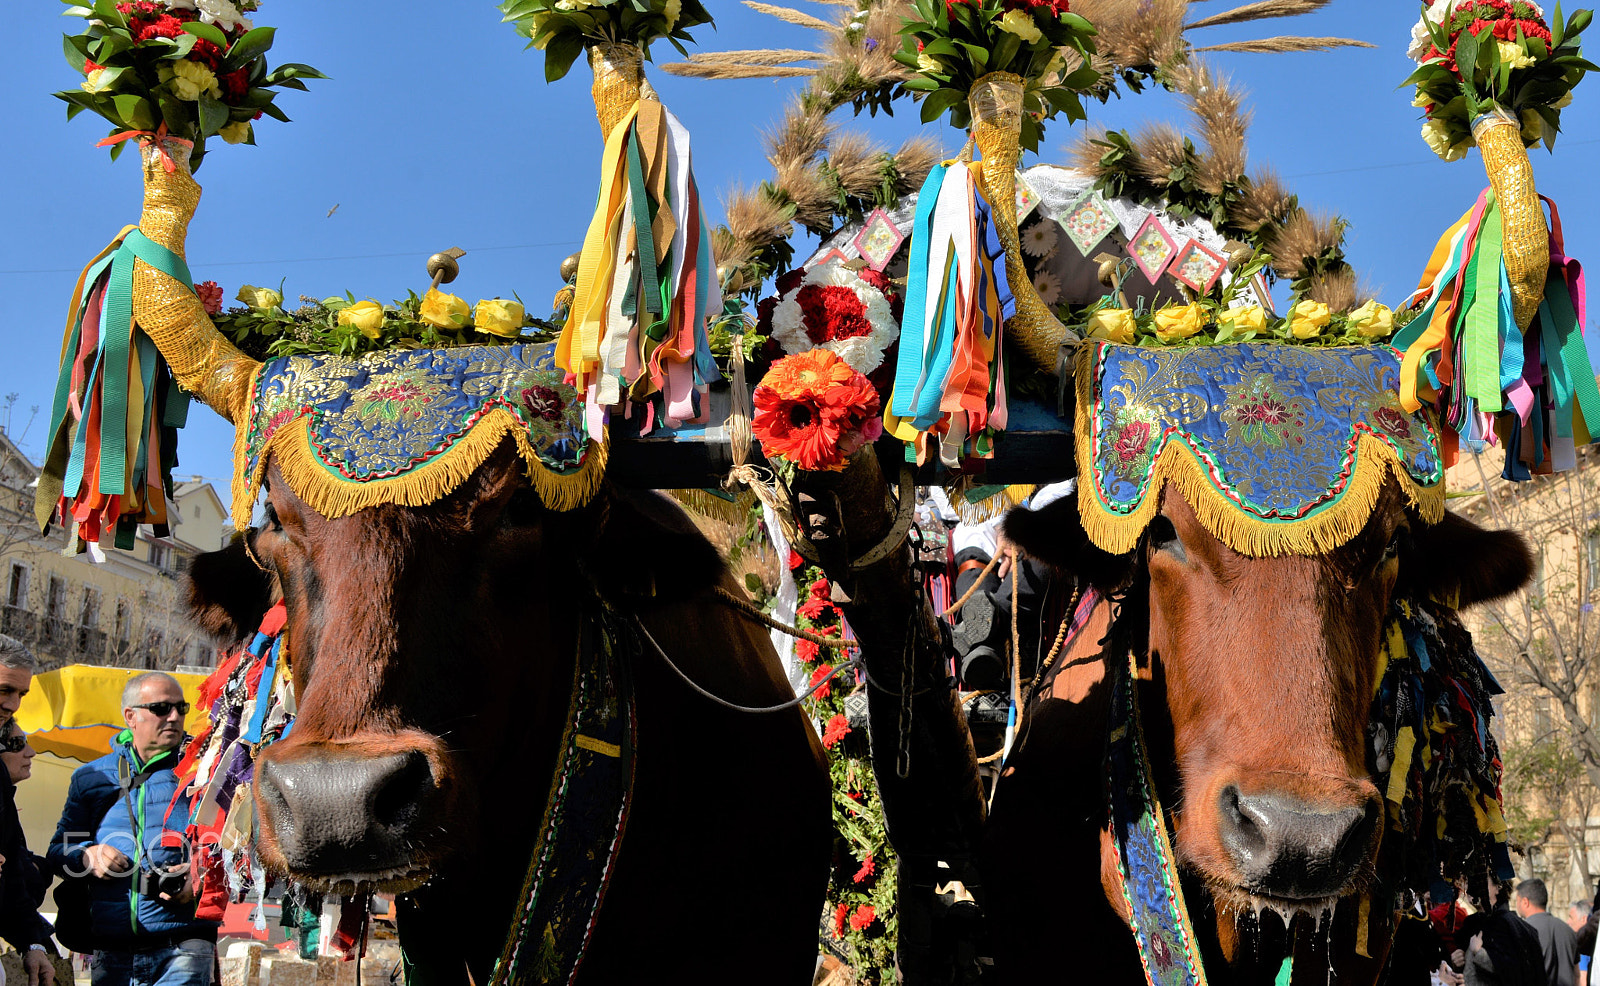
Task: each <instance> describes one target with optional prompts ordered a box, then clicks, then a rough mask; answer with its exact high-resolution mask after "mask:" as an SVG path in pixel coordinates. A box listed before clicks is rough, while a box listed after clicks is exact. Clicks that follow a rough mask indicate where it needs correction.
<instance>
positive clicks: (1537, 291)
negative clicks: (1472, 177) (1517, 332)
mask: <svg viewBox="0 0 1600 986" xmlns="http://www.w3.org/2000/svg"><path fill="white" fill-rule="evenodd" d="M1472 136H1473V138H1474V139H1475V140H1477V142H1478V149H1479V150H1480V151H1482V152H1483V170H1484V171H1486V172H1488V175H1489V184H1490V185H1492V186H1494V195H1495V199H1496V200H1497V201H1499V203H1500V217H1501V220H1500V221H1501V227H1502V229H1503V230H1504V247H1503V249H1504V251H1505V260H1506V275H1507V277H1509V278H1510V281H1511V303H1512V311H1513V312H1514V313H1515V315H1516V319H1517V328H1519V329H1522V330H1523V331H1527V328H1528V325H1529V324H1530V323H1532V321H1533V316H1534V315H1535V314H1537V313H1538V311H1539V302H1540V301H1541V300H1542V299H1543V298H1544V281H1545V275H1546V273H1547V272H1548V271H1549V268H1550V230H1549V227H1547V226H1546V225H1545V221H1544V206H1543V205H1542V204H1540V202H1539V193H1538V191H1537V190H1536V189H1535V188H1534V185H1533V165H1532V164H1531V163H1529V161H1528V150H1527V148H1526V147H1524V146H1523V144H1522V126H1521V124H1520V123H1518V122H1516V118H1515V117H1513V116H1511V115H1510V114H1509V113H1508V112H1506V111H1505V110H1502V109H1499V108H1498V107H1497V108H1496V111H1495V112H1494V113H1490V114H1487V115H1485V116H1482V117H1480V118H1479V119H1477V120H1476V121H1474V123H1473V126H1472Z"/></svg>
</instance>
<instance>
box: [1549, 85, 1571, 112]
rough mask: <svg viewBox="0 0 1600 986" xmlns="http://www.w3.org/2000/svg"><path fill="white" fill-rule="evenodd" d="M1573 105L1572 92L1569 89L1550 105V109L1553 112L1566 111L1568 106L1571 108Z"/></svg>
mask: <svg viewBox="0 0 1600 986" xmlns="http://www.w3.org/2000/svg"><path fill="white" fill-rule="evenodd" d="M1571 105H1572V90H1571V89H1568V90H1567V91H1566V92H1565V93H1564V94H1563V95H1562V96H1561V98H1560V99H1558V100H1556V101H1555V102H1553V103H1551V104H1550V108H1551V109H1553V110H1564V109H1566V108H1567V107H1568V106H1571Z"/></svg>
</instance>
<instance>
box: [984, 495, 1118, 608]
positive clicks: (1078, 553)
mask: <svg viewBox="0 0 1600 986" xmlns="http://www.w3.org/2000/svg"><path fill="white" fill-rule="evenodd" d="M1003 530H1004V531H1005V536H1006V540H1008V541H1010V542H1011V543H1012V544H1014V545H1016V546H1017V547H1018V548H1020V549H1021V550H1022V551H1023V552H1024V553H1025V554H1027V555H1028V556H1029V557H1031V558H1034V559H1036V560H1037V561H1040V562H1043V563H1044V564H1046V565H1050V566H1052V567H1054V568H1058V569H1060V570H1061V571H1063V572H1067V573H1069V574H1071V575H1072V576H1074V577H1075V578H1077V579H1078V580H1079V581H1082V582H1086V583H1088V584H1089V585H1092V586H1094V587H1095V588H1096V589H1099V590H1101V591H1103V592H1112V591H1115V590H1118V589H1122V588H1124V587H1126V586H1127V585H1128V583H1129V582H1130V581H1131V580H1132V578H1133V569H1134V565H1133V555H1132V554H1126V555H1113V554H1110V553H1108V552H1105V551H1102V550H1101V549H1099V548H1097V547H1095V544H1094V542H1093V541H1090V540H1089V535H1088V534H1087V533H1086V532H1085V531H1084V529H1083V520H1082V518H1081V517H1080V516H1079V514H1078V494H1077V493H1076V492H1074V493H1071V494H1068V495H1067V496H1064V497H1061V498H1060V499H1057V500H1052V501H1051V502H1049V503H1047V504H1045V505H1044V506H1042V507H1040V508H1039V509H1038V510H1029V509H1027V508H1025V507H1018V508H1016V509H1015V510H1012V511H1011V512H1009V513H1007V514H1006V519H1005V525H1004V527H1003Z"/></svg>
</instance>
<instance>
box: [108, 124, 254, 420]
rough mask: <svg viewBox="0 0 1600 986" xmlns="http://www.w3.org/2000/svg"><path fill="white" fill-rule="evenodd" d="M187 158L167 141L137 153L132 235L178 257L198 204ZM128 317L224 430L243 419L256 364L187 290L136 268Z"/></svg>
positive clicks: (184, 146) (180, 146) (183, 148)
mask: <svg viewBox="0 0 1600 986" xmlns="http://www.w3.org/2000/svg"><path fill="white" fill-rule="evenodd" d="M189 150H190V146H189V144H188V143H187V142H186V141H180V140H170V139H169V140H162V141H161V146H160V147H156V146H153V145H151V146H145V147H143V148H141V157H142V158H143V164H144V211H143V213H142V214H141V215H140V216H139V229H140V230H141V231H142V232H143V233H144V235H146V236H148V237H149V238H150V239H152V240H154V241H155V242H157V243H159V244H161V245H162V246H164V247H166V248H167V249H168V250H171V251H172V252H173V253H175V254H177V255H178V256H180V257H182V256H183V250H184V240H185V238H186V237H187V236H188V232H189V220H190V219H192V218H194V210H195V207H196V206H197V205H199V204H200V185H199V184H198V183H197V182H195V180H194V176H193V175H192V174H190V173H189ZM169 162H170V164H171V165H172V168H171V170H170V171H169V170H168V167H167V165H168V163H169ZM133 315H134V319H135V320H136V321H137V322H138V324H139V327H140V328H142V329H143V330H144V331H145V334H147V335H148V336H149V337H150V341H151V342H154V343H155V345H156V349H157V350H159V351H160V352H161V355H162V356H163V357H165V359H166V361H167V365H168V366H170V367H171V368H172V375H173V376H174V377H175V378H176V379H177V381H178V386H180V387H182V388H183V389H184V390H186V391H188V392H189V393H191V394H194V395H195V396H196V397H198V398H200V400H202V401H203V402H205V404H206V405H207V406H208V407H210V408H211V409H212V410H213V411H216V412H217V413H218V414H220V415H222V416H223V417H224V418H227V419H228V421H229V423H230V424H235V425H237V424H239V423H240V422H242V421H243V420H244V419H245V418H246V417H248V408H249V403H250V381H251V379H252V378H253V376H254V375H255V371H256V369H257V368H258V367H260V365H261V364H260V363H259V362H257V361H256V360H253V359H251V358H250V357H248V356H246V355H245V354H244V353H242V352H240V351H239V349H238V347H237V346H235V345H234V344H233V343H231V342H229V341H228V339H227V337H226V336H224V335H223V334H222V333H221V332H220V331H218V329H217V327H216V325H215V324H214V323H213V322H212V321H211V317H210V316H209V315H207V314H206V310H205V307H204V306H203V305H201V303H200V299H199V298H198V297H197V296H196V295H195V293H194V291H193V290H192V289H191V288H190V286H189V285H187V284H179V283H178V282H177V281H176V280H174V279H172V278H171V277H169V276H167V275H166V274H163V273H161V272H160V271H158V270H156V269H155V268H154V267H151V266H150V265H148V264H146V263H145V262H144V261H143V260H138V261H135V262H134V270H133Z"/></svg>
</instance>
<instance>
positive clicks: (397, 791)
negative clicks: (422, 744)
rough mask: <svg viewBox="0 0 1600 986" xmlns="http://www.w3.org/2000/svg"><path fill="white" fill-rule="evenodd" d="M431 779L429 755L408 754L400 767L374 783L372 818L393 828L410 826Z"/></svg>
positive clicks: (377, 822)
mask: <svg viewBox="0 0 1600 986" xmlns="http://www.w3.org/2000/svg"><path fill="white" fill-rule="evenodd" d="M431 780H432V774H431V772H430V771H429V770H428V758H427V757H424V756H423V755H422V754H420V753H411V754H408V755H406V757H405V759H404V762H402V763H401V764H399V765H398V769H396V770H395V771H393V772H392V773H390V774H389V775H388V776H387V777H383V778H380V779H379V780H378V781H377V782H376V783H375V784H374V785H373V788H374V790H373V794H372V802H371V807H370V809H369V810H370V812H371V814H372V821H373V822H375V823H376V824H378V825H382V826H384V827H385V828H389V829H396V828H404V827H406V825H407V824H409V823H410V822H411V820H412V819H413V818H415V817H416V813H417V805H418V802H419V801H420V800H421V797H422V792H423V789H424V788H425V787H426V786H427V785H428V783H429V781H431Z"/></svg>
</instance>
